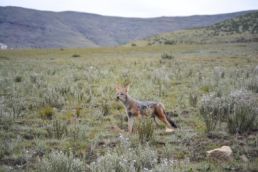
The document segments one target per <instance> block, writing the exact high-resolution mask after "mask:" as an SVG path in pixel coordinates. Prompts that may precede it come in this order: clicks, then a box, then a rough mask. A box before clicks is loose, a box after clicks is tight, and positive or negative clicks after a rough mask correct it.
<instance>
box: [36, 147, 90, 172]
mask: <svg viewBox="0 0 258 172" xmlns="http://www.w3.org/2000/svg"><path fill="white" fill-rule="evenodd" d="M39 171H40V172H45V171H47V172H59V171H60V172H61V171H62V172H83V171H85V166H84V164H83V162H82V161H81V160H80V159H77V158H75V157H74V156H73V154H72V153H69V154H65V153H63V152H61V151H60V152H58V151H55V152H51V153H50V154H49V155H48V156H47V157H45V158H44V159H43V161H42V163H41V165H40V168H39Z"/></svg>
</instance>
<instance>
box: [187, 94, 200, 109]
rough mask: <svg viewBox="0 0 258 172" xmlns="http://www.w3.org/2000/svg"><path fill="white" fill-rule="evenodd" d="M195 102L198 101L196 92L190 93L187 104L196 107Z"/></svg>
mask: <svg viewBox="0 0 258 172" xmlns="http://www.w3.org/2000/svg"><path fill="white" fill-rule="evenodd" d="M197 103H198V96H197V95H196V94H193V93H190V95H189V104H190V105H191V106H192V107H196V105H197Z"/></svg>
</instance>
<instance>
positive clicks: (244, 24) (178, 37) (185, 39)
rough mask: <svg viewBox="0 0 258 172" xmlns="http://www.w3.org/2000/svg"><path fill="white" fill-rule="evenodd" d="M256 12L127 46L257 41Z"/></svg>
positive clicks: (161, 35) (257, 17)
mask: <svg viewBox="0 0 258 172" xmlns="http://www.w3.org/2000/svg"><path fill="white" fill-rule="evenodd" d="M257 23H258V12H253V13H250V14H246V15H243V16H240V17H236V18H233V19H229V20H226V21H223V22H220V23H217V24H214V25H211V26H208V27H201V28H194V29H188V30H182V31H177V32H172V33H164V34H160V35H156V36H153V37H149V38H146V39H144V40H139V41H136V42H133V43H131V44H128V45H130V46H137V45H138V46H146V45H160V44H166V45H174V44H181V43H185V44H194V43H198V44H203V43H233V42H257V41H258V24H257Z"/></svg>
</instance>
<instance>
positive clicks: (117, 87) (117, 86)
mask: <svg viewBox="0 0 258 172" xmlns="http://www.w3.org/2000/svg"><path fill="white" fill-rule="evenodd" d="M120 90H121V86H120V85H119V84H116V92H119V91H120Z"/></svg>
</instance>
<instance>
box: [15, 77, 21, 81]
mask: <svg viewBox="0 0 258 172" xmlns="http://www.w3.org/2000/svg"><path fill="white" fill-rule="evenodd" d="M14 81H15V82H21V81H22V77H21V76H16V77H15V78H14Z"/></svg>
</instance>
